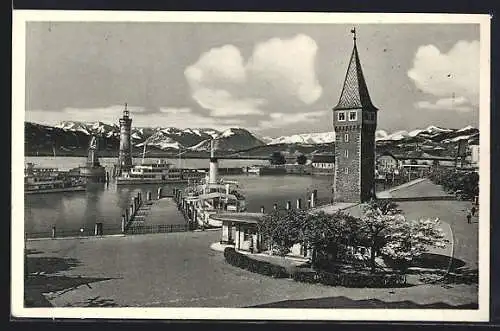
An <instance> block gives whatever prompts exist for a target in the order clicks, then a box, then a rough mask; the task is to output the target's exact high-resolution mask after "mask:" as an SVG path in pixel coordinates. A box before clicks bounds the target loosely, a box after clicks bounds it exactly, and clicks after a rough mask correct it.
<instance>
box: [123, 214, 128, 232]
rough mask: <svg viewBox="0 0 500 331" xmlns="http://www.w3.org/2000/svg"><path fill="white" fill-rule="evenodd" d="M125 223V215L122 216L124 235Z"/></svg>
mask: <svg viewBox="0 0 500 331" xmlns="http://www.w3.org/2000/svg"><path fill="white" fill-rule="evenodd" d="M126 224H127V221H125V215H122V233H125V226H126Z"/></svg>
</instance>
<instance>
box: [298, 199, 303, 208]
mask: <svg viewBox="0 0 500 331" xmlns="http://www.w3.org/2000/svg"><path fill="white" fill-rule="evenodd" d="M297 209H302V199H300V198H299V199H297Z"/></svg>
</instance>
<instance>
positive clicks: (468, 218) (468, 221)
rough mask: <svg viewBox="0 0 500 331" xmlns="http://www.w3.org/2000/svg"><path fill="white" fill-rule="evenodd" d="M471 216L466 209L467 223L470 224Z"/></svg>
mask: <svg viewBox="0 0 500 331" xmlns="http://www.w3.org/2000/svg"><path fill="white" fill-rule="evenodd" d="M471 218H472V215H471V212H470V211H469V210H468V211H467V223H468V224H471Z"/></svg>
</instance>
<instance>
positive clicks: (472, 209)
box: [470, 205, 476, 216]
mask: <svg viewBox="0 0 500 331" xmlns="http://www.w3.org/2000/svg"><path fill="white" fill-rule="evenodd" d="M470 212H471V214H472V216H476V206H474V205H473V206H472V208H471V210H470Z"/></svg>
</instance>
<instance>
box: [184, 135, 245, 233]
mask: <svg viewBox="0 0 500 331" xmlns="http://www.w3.org/2000/svg"><path fill="white" fill-rule="evenodd" d="M214 150H215V148H214V141H213V140H212V142H211V151H210V168H209V172H208V174H206V176H205V178H204V179H203V180H202V181H201V182H200V183H195V184H192V185H188V186H187V187H186V188H185V190H184V197H185V199H186V202H187V203H190V204H193V205H194V208H195V210H196V214H195V215H196V220H195V221H196V223H197V224H198V225H199V226H201V227H221V226H222V221H218V220H215V219H212V218H211V216H212V215H214V214H217V213H220V212H225V213H226V212H235V213H238V212H245V211H246V200H245V197H244V196H243V195H242V194H241V193H240V189H241V186H240V185H239V183H238V182H237V181H229V180H224V179H222V178H218V168H219V167H218V161H217V158H215V155H214Z"/></svg>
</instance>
